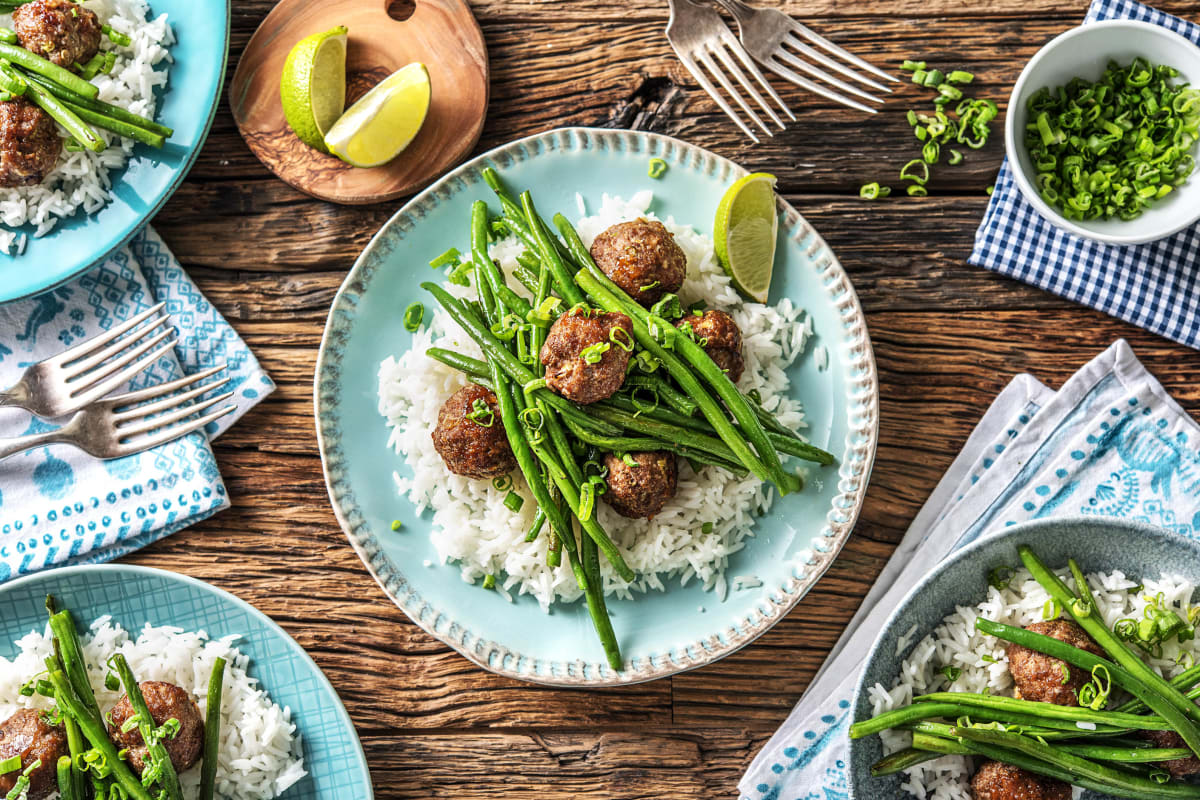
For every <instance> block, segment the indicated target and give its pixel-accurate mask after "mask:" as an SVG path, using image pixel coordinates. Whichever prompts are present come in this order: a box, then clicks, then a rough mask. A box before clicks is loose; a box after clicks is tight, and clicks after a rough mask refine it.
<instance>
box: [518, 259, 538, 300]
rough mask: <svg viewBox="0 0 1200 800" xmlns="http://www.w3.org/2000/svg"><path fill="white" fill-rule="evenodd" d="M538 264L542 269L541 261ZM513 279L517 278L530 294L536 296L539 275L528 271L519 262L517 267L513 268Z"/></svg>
mask: <svg viewBox="0 0 1200 800" xmlns="http://www.w3.org/2000/svg"><path fill="white" fill-rule="evenodd" d="M538 264H539V268H540V265H541V261H538ZM513 277H514V278H516V279H517V281H518V282H519V283H520V284H521V285H522V286H524V287H525V289H526V290H528V292H529V293H530V294H535V293H536V292H537V283H538V276H537V273H536V272H533V271H531V270H529V269H527V268H526V267H525V265H524V264H522V263H521V262H520V261H518V262H517V265H516V266H515V267H513Z"/></svg>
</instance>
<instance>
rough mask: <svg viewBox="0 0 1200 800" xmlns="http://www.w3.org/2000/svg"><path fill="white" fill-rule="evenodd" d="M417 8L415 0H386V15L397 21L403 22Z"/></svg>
mask: <svg viewBox="0 0 1200 800" xmlns="http://www.w3.org/2000/svg"><path fill="white" fill-rule="evenodd" d="M416 10H417V4H416V0H388V4H387V13H388V16H389V17H391V18H392V19H394V20H398V21H399V22H404V20H406V19H408V18H409V17H411V16H412V15H413V12H414V11H416Z"/></svg>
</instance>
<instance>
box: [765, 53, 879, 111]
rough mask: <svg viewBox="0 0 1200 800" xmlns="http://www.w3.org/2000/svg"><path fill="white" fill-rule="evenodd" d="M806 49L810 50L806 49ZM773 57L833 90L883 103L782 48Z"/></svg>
mask: <svg viewBox="0 0 1200 800" xmlns="http://www.w3.org/2000/svg"><path fill="white" fill-rule="evenodd" d="M785 41H786V40H785ZM806 49H810V50H811V48H806ZM774 56H775V57H776V58H778V59H779V60H781V61H783V62H785V63H787V64H791V65H792V66H793V67H796V68H797V69H802V70H804V71H805V72H807V73H808V74H809V75H812V76H813V77H816V78H820V79H821V80H823V81H825V82H826V83H828V84H829V85H830V86H833V87H834V88H836V89H839V90H841V91H843V92H849V93H850V94H853V95H858V96H859V97H861V98H863V99H864V100H870V101H871V102H873V103H882V102H883V101H882V100H880V99H879V98H878V97H876V96H875V95H873V94H870V93H868V92H864V91H863V90H862V89H859V88H858V87H857V86H852V85H850V84H849V83H846V82H845V81H843V80H841V79H840V78H835V77H833V76H832V75H830V74H829V73H828V72H826V71H825V70H823V69H821V68H820V67H814V66H813V65H812V64H810V63H808V62H807V61H805V60H804V59H802V58H796V56H794V55H792V54H791V53H789V52H788V51H787V50H784V49H783V48H782V47H781V48H779V49H778V50H776V51H775V53H774ZM888 91H890V90H888Z"/></svg>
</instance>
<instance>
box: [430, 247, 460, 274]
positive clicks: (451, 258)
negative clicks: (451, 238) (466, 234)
mask: <svg viewBox="0 0 1200 800" xmlns="http://www.w3.org/2000/svg"><path fill="white" fill-rule="evenodd" d="M461 256H462V253H460V252H458V248H457V247H451V248H450V249H449V250H447V251H446V252H444V253H442V254H441V255H440V256H438V257H437V258H435V259H434V260H433V261H430V262H429V266H431V267H433V268H434V269H437V268H438V267H445V266H448V265H450V264H455V263H458V260H459V257H461Z"/></svg>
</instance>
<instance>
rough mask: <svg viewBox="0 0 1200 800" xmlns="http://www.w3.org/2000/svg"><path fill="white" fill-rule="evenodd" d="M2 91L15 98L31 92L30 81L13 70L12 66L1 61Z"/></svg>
mask: <svg viewBox="0 0 1200 800" xmlns="http://www.w3.org/2000/svg"><path fill="white" fill-rule="evenodd" d="M0 89H3V90H4V91H6V92H8V93H9V94H11V95H12V96H13V97H22V96H23V95H24V94H25V93H26V92H27V91H29V81H27V80H25V79H24V78H23V77H21V76H20V75H19V74H17V71H16V70H14V69H13V68H12V64H10V63H8V62H7V61H0Z"/></svg>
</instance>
